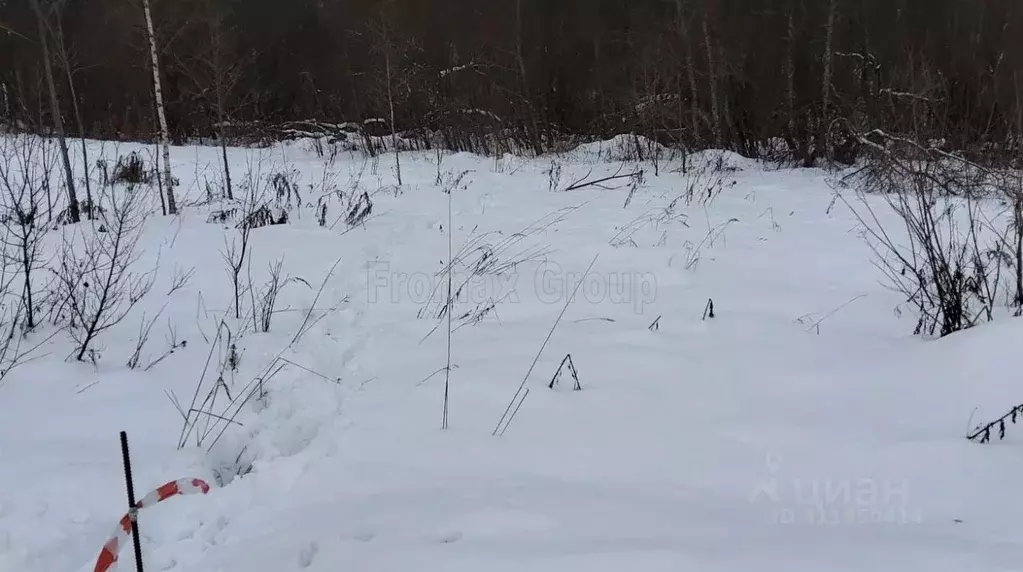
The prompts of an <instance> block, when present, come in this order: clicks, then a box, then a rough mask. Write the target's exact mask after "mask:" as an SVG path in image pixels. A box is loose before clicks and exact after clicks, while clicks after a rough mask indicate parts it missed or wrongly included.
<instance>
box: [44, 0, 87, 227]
mask: <svg viewBox="0 0 1023 572" xmlns="http://www.w3.org/2000/svg"><path fill="white" fill-rule="evenodd" d="M32 9H33V10H34V11H35V13H36V22H37V23H38V25H39V45H40V46H41V47H42V50H43V70H44V71H45V73H46V86H47V88H48V89H49V92H50V114H51V115H52V116H53V126H54V130H55V131H56V132H57V141H58V142H59V143H60V154H61V158H62V159H63V160H64V176H65V178H66V179H67V195H68V222H71V223H76V222H80V221H81V220H82V215H81V212H80V211H79V210H78V194H77V193H75V174H74V171H73V170H72V169H71V157H70V156H69V155H68V148H67V141H66V140H65V139H64V121H63V118H61V116H60V102H59V101H58V100H57V87H56V85H55V84H54V82H53V66H52V65H51V63H50V48H49V46H48V45H47V43H46V24H45V23H44V16H43V10H42V8H41V7H40V6H39V0H32Z"/></svg>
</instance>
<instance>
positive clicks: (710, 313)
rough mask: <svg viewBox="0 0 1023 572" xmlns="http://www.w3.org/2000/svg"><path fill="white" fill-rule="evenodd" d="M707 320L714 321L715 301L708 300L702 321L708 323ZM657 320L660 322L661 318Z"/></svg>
mask: <svg viewBox="0 0 1023 572" xmlns="http://www.w3.org/2000/svg"><path fill="white" fill-rule="evenodd" d="M707 318H710V319H712V320H713V319H714V300H713V299H711V298H707V305H706V306H704V307H703V318H701V319H702V320H703V321H706V320H707ZM657 319H658V320H660V317H658V318H657Z"/></svg>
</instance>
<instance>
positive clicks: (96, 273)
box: [55, 187, 155, 361]
mask: <svg viewBox="0 0 1023 572" xmlns="http://www.w3.org/2000/svg"><path fill="white" fill-rule="evenodd" d="M103 191H104V192H103V195H102V197H101V198H102V199H104V200H102V204H101V206H102V208H99V209H97V210H98V214H99V216H98V217H97V220H96V221H95V222H94V223H93V225H92V226H90V227H89V228H88V229H86V230H85V231H84V232H83V233H81V234H80V235H77V236H76V234H71V235H68V234H65V236H64V241H63V248H62V249H61V252H60V254H59V266H58V267H57V268H56V270H55V274H56V277H57V282H58V284H59V293H60V297H61V298H62V299H63V301H64V304H65V307H66V309H67V312H68V314H69V315H68V325H67V329H68V332H69V333H70V335H71V339H72V340H74V342H75V350H74V353H73V355H74V357H75V359H77V360H79V361H82V360H84V359H85V358H86V356H87V355H90V356H91V355H93V354H92V352H93V351H94V348H93V345H94V342H95V341H96V339H97V337H98V336H99V335H100V334H102V333H103V332H105V331H106V330H108V329H110V328H112V327H114V326H116V325H117V324H119V323H120V322H121V321H122V320H124V318H125V316H127V315H128V313H129V312H130V311H131V309H132V308H134V307H135V305H136V304H138V303H139V302H140V301H141V300H142V298H143V297H144V296H145V295H146V294H148V293H149V291H150V289H151V288H152V287H153V281H154V278H155V271H147V272H137V271H136V270H135V269H134V266H135V265H136V263H137V262H138V261H139V259H140V258H141V254H142V253H141V251H140V249H139V248H138V243H139V238H140V236H141V233H142V229H143V224H144V222H145V218H146V217H145V214H144V211H143V208H142V197H143V196H144V194H143V193H139V192H135V189H132V188H128V189H125V190H123V191H121V190H118V191H115V190H114V189H112V188H111V187H106V188H104V189H103Z"/></svg>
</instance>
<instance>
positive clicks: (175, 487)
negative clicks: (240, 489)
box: [95, 479, 210, 572]
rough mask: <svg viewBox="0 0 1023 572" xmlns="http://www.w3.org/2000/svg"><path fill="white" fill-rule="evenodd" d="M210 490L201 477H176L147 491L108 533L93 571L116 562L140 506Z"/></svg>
mask: <svg viewBox="0 0 1023 572" xmlns="http://www.w3.org/2000/svg"><path fill="white" fill-rule="evenodd" d="M208 492H210V486H209V485H208V484H206V482H205V481H203V480H201V479H178V480H176V481H171V482H169V483H167V484H165V485H163V486H161V487H160V488H158V489H156V490H155V491H153V492H151V493H149V494H148V495H146V496H145V497H143V498H142V500H140V501H138V502H136V503H135V509H134V510H133V511H130V512H128V514H125V515H124V516H123V517H121V521H120V522H119V523H118V524H117V529H115V530H114V533H113V534H111V535H110V539H109V540H107V542H106V544H104V545H103V550H101V551H100V553H99V558H97V559H96V568H95V572H107V570H110V569H111V567H113V565H114V564H116V563H117V554H118V553H119V552H120V551H121V546H122V544H123V543H126V542H127V541H128V539H129V538H131V521H132V519H133V518H134V516H135V514H134V513H135V512H136V511H138V510H139V509H141V508H145V507H150V506H153V505H154V504H156V503H158V502H162V501H165V500H167V499H169V498H170V497H173V496H176V495H191V494H206V493H208Z"/></svg>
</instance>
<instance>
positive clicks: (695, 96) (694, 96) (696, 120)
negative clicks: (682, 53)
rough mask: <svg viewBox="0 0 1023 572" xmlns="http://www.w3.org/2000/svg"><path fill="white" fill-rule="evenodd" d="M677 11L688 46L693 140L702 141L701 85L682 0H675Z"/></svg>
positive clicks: (687, 59) (680, 29)
mask: <svg viewBox="0 0 1023 572" xmlns="http://www.w3.org/2000/svg"><path fill="white" fill-rule="evenodd" d="M675 11H676V16H677V17H678V35H679V38H680V39H681V40H682V41H684V42H685V47H686V75H687V76H688V79H689V112H690V114H692V121H693V141H694V142H695V143H699V142H700V103H699V97H700V92H699V87H698V86H697V84H696V66H695V65H694V64H693V44H692V42H691V41H690V39H689V30H688V29H686V20H685V14H684V12H683V6H682V0H675Z"/></svg>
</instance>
